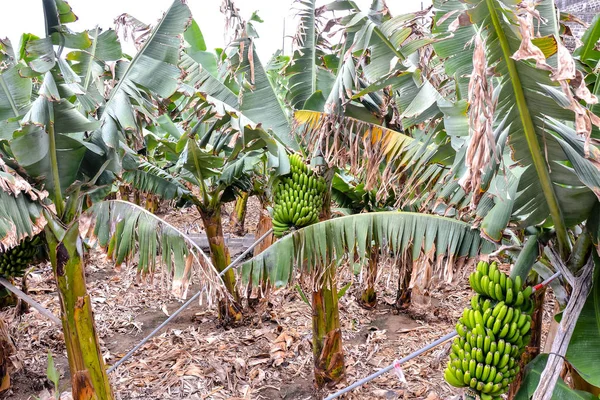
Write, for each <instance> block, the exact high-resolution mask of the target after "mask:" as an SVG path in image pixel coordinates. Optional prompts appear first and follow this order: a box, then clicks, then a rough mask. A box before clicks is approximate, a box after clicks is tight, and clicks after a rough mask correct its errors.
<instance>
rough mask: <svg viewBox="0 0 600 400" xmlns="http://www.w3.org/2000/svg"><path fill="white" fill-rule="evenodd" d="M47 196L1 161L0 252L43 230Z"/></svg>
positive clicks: (0, 159)
mask: <svg viewBox="0 0 600 400" xmlns="http://www.w3.org/2000/svg"><path fill="white" fill-rule="evenodd" d="M46 196H47V193H45V192H41V191H37V190H35V189H34V188H32V187H31V185H30V184H29V183H27V181H25V180H24V179H23V178H22V177H21V176H19V175H18V174H17V173H16V172H15V171H14V170H12V169H11V168H10V167H8V166H7V165H6V164H5V163H4V161H2V158H0V252H2V251H5V250H6V249H10V248H12V247H14V246H16V245H17V244H18V243H19V242H20V241H21V240H23V239H24V238H26V237H32V236H34V235H36V234H38V233H39V232H41V231H42V230H43V229H44V225H46V219H45V218H44V216H43V214H42V210H43V206H42V201H43V199H44V198H45V197H46Z"/></svg>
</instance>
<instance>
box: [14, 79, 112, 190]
mask: <svg viewBox="0 0 600 400" xmlns="http://www.w3.org/2000/svg"><path fill="white" fill-rule="evenodd" d="M21 124H22V129H21V130H19V131H16V132H15V133H14V136H13V138H12V140H11V141H10V149H11V151H12V153H13V154H14V156H15V158H16V160H17V162H18V163H19V166H20V167H22V168H24V169H25V171H27V173H28V174H29V175H30V176H31V177H33V178H37V179H40V180H41V181H43V183H44V187H45V188H46V189H47V190H48V191H49V193H50V197H51V198H52V199H53V200H54V201H57V200H59V199H62V194H64V193H65V192H66V191H67V189H68V188H69V187H70V186H71V185H72V184H73V183H74V182H75V181H76V180H78V179H81V178H82V176H81V173H82V171H81V169H80V167H81V165H82V162H83V158H84V156H85V155H86V153H87V152H88V151H91V152H93V153H95V154H97V155H102V154H103V151H102V149H101V148H100V147H98V146H96V145H95V144H93V143H91V142H89V141H85V140H84V132H86V131H92V130H94V129H95V128H96V127H97V126H98V122H97V121H89V120H88V119H87V118H86V117H85V116H84V115H83V114H81V113H80V112H79V111H77V110H76V109H75V106H74V105H73V104H72V103H70V102H69V101H67V100H65V99H61V98H60V94H59V92H58V89H57V86H56V82H55V80H54V77H53V75H52V73H51V72H47V73H46V75H45V76H44V80H43V82H42V86H41V88H40V90H39V96H38V98H37V99H36V100H35V101H34V102H33V103H32V105H31V108H30V110H29V111H28V112H27V114H26V115H25V116H24V117H23V119H22V121H21ZM54 163H56V165H57V166H58V170H56V169H54V168H53V164H54ZM101 163H102V162H101ZM101 163H100V164H101ZM98 168H99V166H98ZM98 168H97V169H96V171H97V170H98ZM90 178H91V177H90Z"/></svg>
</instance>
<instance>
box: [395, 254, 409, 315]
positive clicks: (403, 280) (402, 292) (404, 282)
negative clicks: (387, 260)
mask: <svg viewBox="0 0 600 400" xmlns="http://www.w3.org/2000/svg"><path fill="white" fill-rule="evenodd" d="M411 253H412V252H411V251H408V252H407V254H406V255H404V256H403V257H402V260H401V261H400V262H401V263H402V265H401V266H400V271H399V273H398V291H397V292H396V308H397V309H399V310H405V309H407V308H408V307H409V306H410V301H411V295H412V290H411V288H410V280H411V275H412V270H413V260H412V256H411Z"/></svg>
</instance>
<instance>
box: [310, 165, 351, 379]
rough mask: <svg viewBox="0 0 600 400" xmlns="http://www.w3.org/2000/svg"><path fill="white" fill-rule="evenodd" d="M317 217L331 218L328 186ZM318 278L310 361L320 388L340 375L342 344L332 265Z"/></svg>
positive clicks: (342, 372) (329, 174)
mask: <svg viewBox="0 0 600 400" xmlns="http://www.w3.org/2000/svg"><path fill="white" fill-rule="evenodd" d="M332 177H333V169H331V168H330V169H329V170H328V171H327V173H326V177H325V179H326V181H327V182H328V186H330V185H331V179H332ZM319 219H320V220H321V221H325V220H328V219H331V190H327V191H326V192H325V198H324V200H323V210H322V211H321V215H320V216H319ZM317 276H322V279H317V281H316V282H313V293H312V313H313V318H312V325H313V340H312V347H313V358H314V359H313V362H314V374H315V384H316V386H317V388H319V389H321V388H323V387H324V386H325V385H335V384H336V383H338V382H340V381H341V380H342V379H344V377H345V375H346V366H345V364H344V349H343V347H342V330H341V327H340V310H339V305H338V291H337V278H336V268H335V265H329V266H328V267H327V269H326V270H325V271H324V273H323V274H322V275H320V274H317Z"/></svg>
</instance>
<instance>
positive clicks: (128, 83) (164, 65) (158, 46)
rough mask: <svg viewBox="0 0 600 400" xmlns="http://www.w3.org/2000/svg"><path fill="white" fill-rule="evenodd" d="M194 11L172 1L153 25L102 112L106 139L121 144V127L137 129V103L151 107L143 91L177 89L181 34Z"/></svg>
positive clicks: (163, 93) (161, 93)
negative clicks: (165, 11)
mask: <svg viewBox="0 0 600 400" xmlns="http://www.w3.org/2000/svg"><path fill="white" fill-rule="evenodd" d="M190 19H191V13H190V10H189V8H188V6H187V5H186V4H185V3H184V2H182V1H181V0H174V1H173V4H172V5H171V7H170V8H169V10H168V11H167V13H166V14H165V16H164V17H163V18H162V19H161V21H160V22H159V23H158V25H157V26H156V27H155V28H154V30H153V31H152V33H151V34H150V36H149V37H148V39H147V40H146V42H145V43H144V45H143V47H142V48H141V49H140V50H139V51H138V53H137V54H136V55H135V57H134V58H133V60H131V62H129V63H127V65H126V67H125V70H124V72H123V73H122V75H120V79H119V81H118V83H117V85H116V86H115V87H114V89H113V90H112V91H111V92H110V97H109V99H108V101H107V102H106V106H105V108H104V111H103V114H102V116H101V122H102V132H103V135H104V137H105V138H106V142H107V143H108V144H109V145H110V146H112V147H113V148H115V149H116V148H118V141H119V131H120V130H124V131H137V129H138V128H137V123H136V117H135V114H134V107H137V108H138V109H140V110H141V111H143V109H144V108H151V107H152V104H151V103H148V101H147V100H145V96H144V95H143V92H145V91H150V92H151V93H153V94H156V95H158V96H160V97H163V98H166V97H169V96H171V95H172V94H173V93H175V91H176V89H177V85H178V78H179V76H180V74H181V71H180V69H179V67H178V64H179V54H180V47H181V36H182V35H183V33H184V31H185V28H186V26H187V25H188V23H189V22H190Z"/></svg>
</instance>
